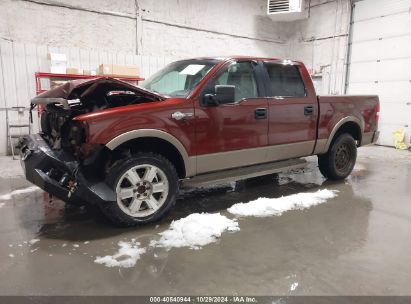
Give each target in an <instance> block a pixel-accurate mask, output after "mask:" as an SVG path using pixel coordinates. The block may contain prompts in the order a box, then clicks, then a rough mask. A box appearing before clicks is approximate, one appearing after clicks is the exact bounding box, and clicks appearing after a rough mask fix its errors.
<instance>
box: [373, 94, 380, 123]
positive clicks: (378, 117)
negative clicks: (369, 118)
mask: <svg viewBox="0 0 411 304" xmlns="http://www.w3.org/2000/svg"><path fill="white" fill-rule="evenodd" d="M374 119H375V124H377V125H378V120H379V119H380V100H379V99H377V106H376V107H375V117H374Z"/></svg>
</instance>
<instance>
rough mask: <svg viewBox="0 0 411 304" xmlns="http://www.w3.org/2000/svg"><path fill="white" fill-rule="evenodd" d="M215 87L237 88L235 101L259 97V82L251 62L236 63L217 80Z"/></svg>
mask: <svg viewBox="0 0 411 304" xmlns="http://www.w3.org/2000/svg"><path fill="white" fill-rule="evenodd" d="M214 85H233V86H235V101H240V100H241V99H244V98H254V97H258V90H257V81H256V79H255V75H254V69H253V66H252V65H251V62H236V63H234V64H232V65H230V67H229V68H228V69H227V70H226V71H225V72H223V73H222V74H221V75H220V76H219V77H217V79H216V80H215V83H214Z"/></svg>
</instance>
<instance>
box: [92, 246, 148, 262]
mask: <svg viewBox="0 0 411 304" xmlns="http://www.w3.org/2000/svg"><path fill="white" fill-rule="evenodd" d="M118 245H119V246H120V249H119V250H118V252H117V253H115V254H114V255H106V256H104V257H100V256H97V257H96V259H95V260H94V262H95V263H97V264H103V265H105V266H107V267H125V268H128V267H133V266H134V265H135V264H136V262H137V261H138V260H139V259H140V256H141V255H142V254H143V253H145V252H146V249H145V248H140V247H139V246H140V243H139V242H136V241H135V239H133V240H131V242H122V241H120V242H119V243H118Z"/></svg>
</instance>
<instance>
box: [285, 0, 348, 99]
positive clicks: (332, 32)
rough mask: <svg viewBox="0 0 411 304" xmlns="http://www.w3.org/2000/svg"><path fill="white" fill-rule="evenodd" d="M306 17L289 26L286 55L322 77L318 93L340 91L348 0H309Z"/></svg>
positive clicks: (344, 54)
mask: <svg viewBox="0 0 411 304" xmlns="http://www.w3.org/2000/svg"><path fill="white" fill-rule="evenodd" d="M306 13H307V14H308V15H309V18H307V19H304V20H300V21H296V22H294V23H292V24H290V26H291V27H292V29H290V30H289V31H290V33H291V37H290V41H289V52H288V54H289V56H290V57H291V58H293V59H297V60H301V61H303V62H304V63H305V64H306V66H307V68H309V69H310V70H311V71H312V73H313V74H315V75H319V76H322V86H321V87H322V92H318V93H320V94H344V87H345V73H346V55H347V47H348V34H349V21H350V14H351V5H350V1H348V0H335V1H329V0H328V1H327V0H312V1H311V7H310V8H306Z"/></svg>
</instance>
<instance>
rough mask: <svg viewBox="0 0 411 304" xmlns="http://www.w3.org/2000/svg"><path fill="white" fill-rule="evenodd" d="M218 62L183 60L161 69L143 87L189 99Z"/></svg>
mask: <svg viewBox="0 0 411 304" xmlns="http://www.w3.org/2000/svg"><path fill="white" fill-rule="evenodd" d="M217 62H218V61H217V60H183V61H177V62H173V63H171V64H169V65H167V66H166V67H165V68H163V69H161V70H160V71H158V72H157V73H155V74H154V75H152V76H151V77H149V78H148V79H147V80H145V81H144V82H143V83H142V84H141V86H142V87H143V88H146V89H148V90H150V91H154V92H156V93H160V94H163V95H166V96H170V97H183V98H184V97H187V96H188V95H189V94H190V93H191V92H192V91H193V90H194V89H195V87H196V86H197V85H198V84H199V83H200V81H201V80H202V79H203V78H204V76H205V75H207V73H208V72H209V71H210V70H211V69H212V68H213V67H214V66H215V65H216V64H217Z"/></svg>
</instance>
